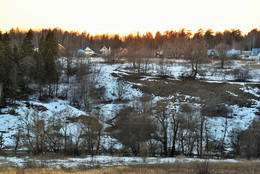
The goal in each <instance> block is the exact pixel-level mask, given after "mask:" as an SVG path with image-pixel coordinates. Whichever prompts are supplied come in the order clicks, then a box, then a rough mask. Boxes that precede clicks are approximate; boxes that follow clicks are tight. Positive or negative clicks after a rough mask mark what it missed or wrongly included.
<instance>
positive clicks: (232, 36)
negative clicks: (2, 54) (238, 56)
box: [7, 28, 260, 58]
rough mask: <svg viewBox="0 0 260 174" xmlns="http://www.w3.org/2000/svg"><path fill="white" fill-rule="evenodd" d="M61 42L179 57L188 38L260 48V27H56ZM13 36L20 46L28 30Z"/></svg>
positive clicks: (73, 47)
mask: <svg viewBox="0 0 260 174" xmlns="http://www.w3.org/2000/svg"><path fill="white" fill-rule="evenodd" d="M31 31H32V34H33V35H34V38H33V40H32V43H33V45H34V46H35V48H36V47H38V45H39V43H40V39H41V37H42V36H46V35H47V33H48V31H49V29H42V30H38V31H36V30H31ZM52 31H53V33H54V35H55V36H56V38H57V41H58V43H59V44H61V45H62V46H64V47H65V48H66V54H65V56H69V55H71V54H74V53H75V52H76V51H77V50H78V49H85V48H86V47H87V46H88V47H90V48H91V49H92V50H94V51H95V52H98V51H99V50H100V49H101V47H102V46H104V45H108V46H110V47H111V49H112V52H113V51H115V50H117V49H119V48H120V47H122V48H127V49H128V50H129V53H130V54H129V55H128V56H129V57H148V58H149V57H153V56H154V53H155V51H156V50H158V49H160V50H163V51H164V54H165V55H166V56H167V57H178V56H180V54H181V49H182V48H183V47H184V46H185V44H186V43H185V42H187V41H189V40H198V41H200V42H202V41H203V42H205V46H206V48H207V49H214V48H217V47H219V45H222V47H223V44H224V45H225V48H226V49H238V50H252V48H260V30H259V29H252V30H251V31H250V32H248V33H245V34H243V33H242V32H241V31H240V30H239V29H230V30H225V31H223V32H214V31H213V30H212V29H208V30H207V31H203V30H202V29H200V30H198V31H197V32H196V33H191V32H190V31H189V30H186V29H181V30H179V31H173V30H167V31H165V32H163V33H161V32H159V31H158V32H157V33H156V34H155V35H153V34H152V33H151V32H147V33H146V34H143V35H141V34H139V33H138V32H137V33H136V34H133V33H130V34H128V35H126V36H120V35H119V34H114V35H109V34H101V35H95V36H93V35H91V34H90V33H87V32H86V31H85V32H82V33H79V32H76V31H63V30H62V29H59V28H55V29H53V30H52ZM7 33H8V34H9V35H10V39H11V40H12V45H13V46H14V45H16V46H19V45H20V44H21V43H22V41H23V39H24V37H25V36H26V33H27V32H24V31H20V30H19V28H17V29H11V30H9V31H8V32H7Z"/></svg>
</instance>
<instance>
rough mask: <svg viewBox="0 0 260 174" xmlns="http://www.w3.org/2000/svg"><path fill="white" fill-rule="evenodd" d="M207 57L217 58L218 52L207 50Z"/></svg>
mask: <svg viewBox="0 0 260 174" xmlns="http://www.w3.org/2000/svg"><path fill="white" fill-rule="evenodd" d="M207 56H208V57H209V58H212V59H213V58H217V57H219V52H218V50H215V49H208V50H207Z"/></svg>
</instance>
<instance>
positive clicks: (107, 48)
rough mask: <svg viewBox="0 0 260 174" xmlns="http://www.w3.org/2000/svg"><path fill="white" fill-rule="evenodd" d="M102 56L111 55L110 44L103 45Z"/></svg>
mask: <svg viewBox="0 0 260 174" xmlns="http://www.w3.org/2000/svg"><path fill="white" fill-rule="evenodd" d="M100 52H101V55H102V56H109V55H111V49H110V46H103V47H102V48H101V50H100Z"/></svg>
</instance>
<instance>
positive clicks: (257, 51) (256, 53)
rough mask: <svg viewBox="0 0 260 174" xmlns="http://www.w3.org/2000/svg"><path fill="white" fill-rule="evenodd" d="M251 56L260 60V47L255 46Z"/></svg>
mask: <svg viewBox="0 0 260 174" xmlns="http://www.w3.org/2000/svg"><path fill="white" fill-rule="evenodd" d="M250 58H252V59H255V60H256V61H260V48H253V49H252V55H251V56H250Z"/></svg>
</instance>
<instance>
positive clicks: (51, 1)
mask: <svg viewBox="0 0 260 174" xmlns="http://www.w3.org/2000/svg"><path fill="white" fill-rule="evenodd" d="M259 18H260V0H0V29H1V30H2V31H6V30H9V29H11V28H12V27H13V28H16V27H19V28H24V29H29V28H55V27H58V28H61V29H63V30H69V31H70V30H74V31H79V32H82V31H84V30H86V31H87V32H89V33H90V34H93V35H94V34H102V33H109V34H116V33H119V34H121V35H123V34H129V33H130V32H136V31H139V32H140V33H141V34H143V33H145V32H147V31H151V32H152V33H155V32H156V31H161V32H164V31H165V30H171V29H173V30H179V29H182V28H186V29H187V30H191V31H192V32H196V31H197V30H199V29H200V28H202V29H203V30H204V31H206V30H207V29H209V28H211V29H213V30H214V31H224V30H225V29H231V28H235V29H240V30H241V31H242V32H244V33H247V32H249V31H250V30H252V29H254V28H258V29H259V28H260V19H259Z"/></svg>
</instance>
